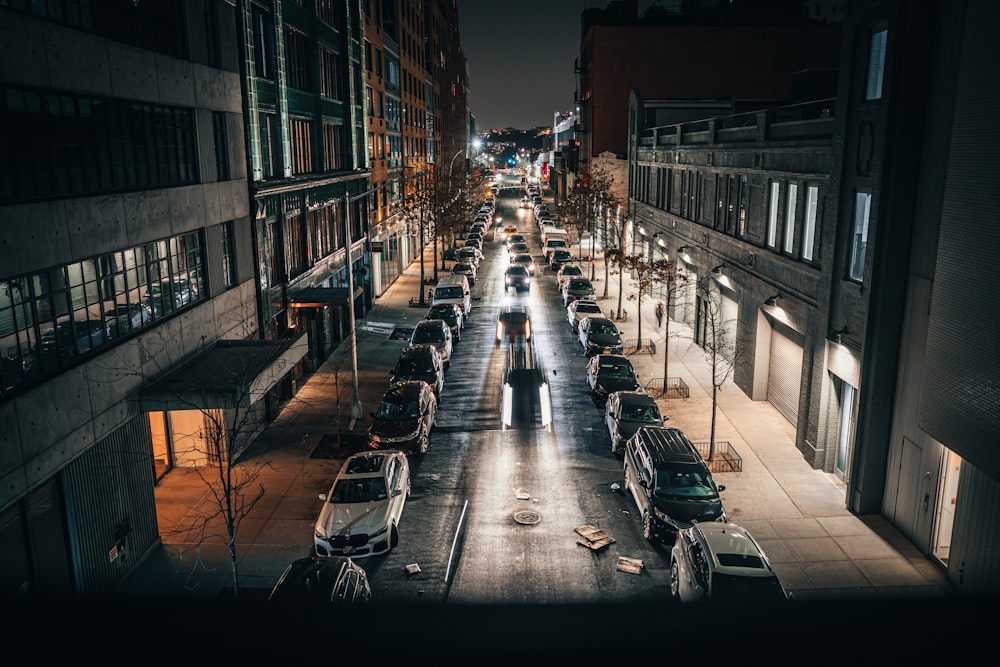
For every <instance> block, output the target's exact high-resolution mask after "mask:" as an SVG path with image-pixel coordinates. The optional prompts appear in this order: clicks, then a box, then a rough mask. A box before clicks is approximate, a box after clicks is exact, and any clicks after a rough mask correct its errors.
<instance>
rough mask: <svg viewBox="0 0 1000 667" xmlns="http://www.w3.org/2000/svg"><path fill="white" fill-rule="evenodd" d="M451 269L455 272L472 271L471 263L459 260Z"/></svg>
mask: <svg viewBox="0 0 1000 667" xmlns="http://www.w3.org/2000/svg"><path fill="white" fill-rule="evenodd" d="M452 271H454V272H455V273H468V272H470V271H472V265H470V264H466V263H465V262H459V263H458V264H456V265H455V266H454V267H453V268H452Z"/></svg>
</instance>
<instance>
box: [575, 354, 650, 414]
mask: <svg viewBox="0 0 1000 667" xmlns="http://www.w3.org/2000/svg"><path fill="white" fill-rule="evenodd" d="M587 385H588V386H589V387H590V398H591V399H592V400H593V401H594V405H597V406H598V407H602V408H603V407H604V405H605V403H606V402H607V400H608V394H610V393H611V392H613V391H638V390H641V389H642V385H641V384H639V376H638V374H637V373H636V372H635V368H633V367H632V362H631V361H629V359H628V357H625V356H622V355H620V354H595V355H594V356H592V357H591V358H590V361H588V362H587Z"/></svg>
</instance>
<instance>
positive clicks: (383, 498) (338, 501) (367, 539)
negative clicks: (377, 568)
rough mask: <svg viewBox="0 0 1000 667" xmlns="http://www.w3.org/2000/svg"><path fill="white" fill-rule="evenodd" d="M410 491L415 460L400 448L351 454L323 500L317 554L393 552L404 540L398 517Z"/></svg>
mask: <svg viewBox="0 0 1000 667" xmlns="http://www.w3.org/2000/svg"><path fill="white" fill-rule="evenodd" d="M409 495H410V464H409V460H408V459H407V457H406V453H405V452H402V451H399V450H395V449H380V450H373V451H365V452H360V453H358V454H354V455H353V456H351V457H349V458H348V459H347V460H346V461H344V465H343V466H341V468H340V472H339V473H337V477H336V479H335V480H334V482H333V486H331V487H330V491H329V492H327V493H321V494H319V499H320V500H322V501H323V508H322V509H321V510H320V513H319V519H317V520H316V525H315V527H314V531H313V533H314V534H313V541H314V546H315V549H316V555H317V556H351V557H352V558H363V557H365V556H373V555H378V554H384V553H388V552H389V551H391V550H392V549H393V548H394V547H395V546H396V545H397V544H398V542H399V530H398V528H397V526H398V525H399V518H400V516H401V515H402V513H403V505H404V504H405V503H406V499H407V497H408V496H409Z"/></svg>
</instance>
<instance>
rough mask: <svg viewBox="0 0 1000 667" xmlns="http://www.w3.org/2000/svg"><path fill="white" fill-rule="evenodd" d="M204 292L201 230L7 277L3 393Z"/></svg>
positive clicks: (1, 297) (0, 368) (1, 294)
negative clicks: (22, 274)
mask: <svg viewBox="0 0 1000 667" xmlns="http://www.w3.org/2000/svg"><path fill="white" fill-rule="evenodd" d="M204 294H205V285H204V277H203V272H202V241H201V236H200V234H198V233H191V234H185V235H182V236H177V237H172V238H169V239H165V240H161V241H156V242H153V243H149V244H146V245H144V246H140V247H137V248H129V249H126V250H121V251H117V252H113V253H108V254H104V255H101V256H99V257H94V258H90V259H86V260H82V261H79V262H74V263H72V264H68V265H65V266H61V267H55V268H52V269H47V270H45V271H43V272H39V273H35V274H31V275H25V276H18V277H13V278H5V279H3V280H0V393H6V392H10V391H13V390H16V389H17V388H19V387H20V386H22V385H24V384H25V383H27V382H30V381H32V380H34V379H36V378H38V377H40V376H42V375H46V374H54V373H56V372H59V370H61V369H62V368H65V367H67V366H69V365H71V364H73V363H75V361H76V360H77V359H79V358H80V357H83V356H86V355H88V354H90V353H92V352H93V351H95V350H97V349H98V348H101V347H104V346H106V345H113V344H115V342H116V341H117V340H119V339H123V338H125V337H127V336H129V335H130V334H132V333H134V332H136V331H138V330H140V329H142V328H143V327H146V326H149V325H150V324H151V323H153V322H154V321H155V320H156V319H157V318H161V317H165V316H167V315H170V314H171V313H173V312H175V311H177V310H179V309H182V308H185V307H187V306H189V305H191V304H193V303H195V302H197V301H198V300H200V299H201V298H202V296H203V295H204Z"/></svg>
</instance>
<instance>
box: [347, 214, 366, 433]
mask: <svg viewBox="0 0 1000 667" xmlns="http://www.w3.org/2000/svg"><path fill="white" fill-rule="evenodd" d="M351 243H352V241H351V195H350V194H345V195H344V245H345V247H346V248H347V255H346V260H345V263H346V264H347V312H348V322H349V323H350V327H351V379H352V381H353V384H354V402H353V403H352V404H351V429H353V428H354V424H355V422H356V421H357V420H359V419H361V418H362V416H363V415H364V412H363V410H362V407H361V399H360V397H359V395H358V335H357V331H356V327H355V322H354V257H352V255H351Z"/></svg>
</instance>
